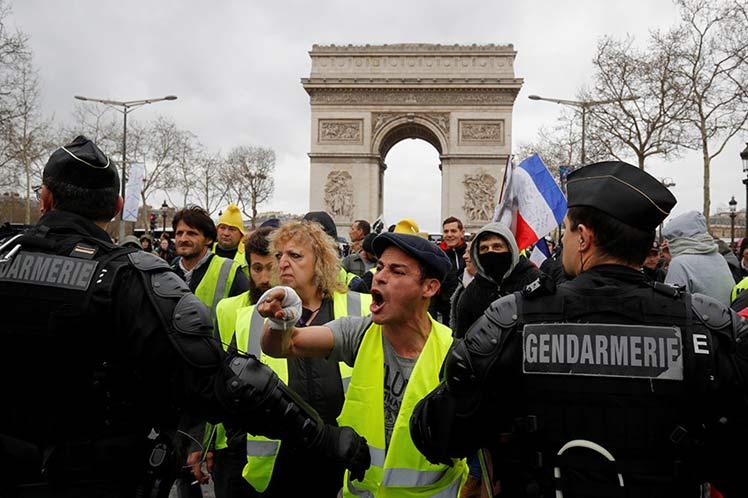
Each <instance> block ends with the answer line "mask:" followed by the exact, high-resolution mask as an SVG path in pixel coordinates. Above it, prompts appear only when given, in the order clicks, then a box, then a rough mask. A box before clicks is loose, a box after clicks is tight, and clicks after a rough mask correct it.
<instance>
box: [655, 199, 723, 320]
mask: <svg viewBox="0 0 748 498" xmlns="http://www.w3.org/2000/svg"><path fill="white" fill-rule="evenodd" d="M662 236H663V237H665V238H666V239H667V241H668V244H669V246H670V254H672V256H673V259H672V260H671V261H670V266H669V267H668V272H667V276H666V277H665V283H666V284H674V285H679V286H684V287H685V288H686V290H687V291H688V292H690V293H691V294H695V293H697V292H698V293H700V294H705V295H707V296H709V297H712V298H714V299H716V300H717V301H719V302H720V303H722V304H724V305H725V306H729V305H730V292H731V291H732V287H733V286H734V285H735V280H734V279H733V276H732V273H731V272H730V268H729V267H728V266H727V262H726V261H725V258H723V257H722V255H721V254H720V253H719V252H718V251H717V244H716V243H715V242H714V239H713V238H712V236H711V235H709V234H708V233H707V231H706V219H705V218H704V215H702V214H701V213H699V212H698V211H689V212H687V213H683V214H682V215H680V216H676V217H675V218H673V219H672V220H671V221H670V223H668V224H667V225H666V226H665V227H664V228H663V230H662Z"/></svg>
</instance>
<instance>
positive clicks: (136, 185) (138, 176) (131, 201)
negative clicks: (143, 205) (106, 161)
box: [122, 163, 145, 221]
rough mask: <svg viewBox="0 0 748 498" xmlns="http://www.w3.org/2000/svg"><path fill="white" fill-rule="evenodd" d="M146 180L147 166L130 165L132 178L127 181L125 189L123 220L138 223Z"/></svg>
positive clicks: (139, 164)
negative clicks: (144, 181) (144, 180)
mask: <svg viewBox="0 0 748 498" xmlns="http://www.w3.org/2000/svg"><path fill="white" fill-rule="evenodd" d="M143 178H145V164H142V163H132V164H131V165H130V178H128V179H127V186H126V187H125V207H124V209H123V211H122V219H123V220H125V221H138V206H139V205H140V189H142V188H143Z"/></svg>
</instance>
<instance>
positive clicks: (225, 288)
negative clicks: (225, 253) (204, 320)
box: [195, 254, 239, 322]
mask: <svg viewBox="0 0 748 498" xmlns="http://www.w3.org/2000/svg"><path fill="white" fill-rule="evenodd" d="M238 269H239V265H237V264H236V263H234V262H233V261H232V260H230V259H227V258H222V257H221V256H218V255H215V254H214V255H213V256H212V257H211V258H210V262H209V263H208V269H207V270H206V272H205V275H203V279H202V280H200V283H199V284H198V286H197V288H196V289H195V295H196V296H197V298H198V299H199V300H200V301H202V302H203V304H205V306H207V307H208V308H210V320H211V322H213V321H214V320H215V316H216V308H217V307H218V301H220V300H221V299H224V298H226V297H229V292H230V291H231V285H232V284H233V283H234V277H235V276H236V270H238Z"/></svg>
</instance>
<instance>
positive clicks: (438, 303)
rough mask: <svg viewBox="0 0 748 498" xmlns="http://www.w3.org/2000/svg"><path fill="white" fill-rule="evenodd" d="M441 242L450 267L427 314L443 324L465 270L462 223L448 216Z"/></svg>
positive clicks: (444, 223) (446, 321)
mask: <svg viewBox="0 0 748 498" xmlns="http://www.w3.org/2000/svg"><path fill="white" fill-rule="evenodd" d="M442 232H443V237H444V238H443V240H442V242H441V244H439V247H440V248H441V249H442V250H443V251H444V253H445V254H446V255H447V257H448V258H449V262H450V263H451V265H452V267H451V270H450V271H449V273H448V274H447V276H446V277H445V279H444V282H443V283H442V286H441V288H440V290H439V293H438V294H437V295H436V296H435V297H434V298H433V299H432V300H431V307H430V308H429V312H430V313H431V315H432V316H433V317H434V318H436V319H437V320H438V321H440V322H441V323H443V324H449V323H450V317H449V312H450V298H451V297H452V294H454V291H455V289H456V288H457V283H458V282H459V280H460V279H461V278H462V272H463V271H464V270H465V261H464V260H463V259H462V255H463V254H465V249H466V247H467V246H466V245H465V227H464V226H463V224H462V221H460V220H459V219H457V218H455V217H454V216H450V217H449V218H447V219H445V220H444V222H442Z"/></svg>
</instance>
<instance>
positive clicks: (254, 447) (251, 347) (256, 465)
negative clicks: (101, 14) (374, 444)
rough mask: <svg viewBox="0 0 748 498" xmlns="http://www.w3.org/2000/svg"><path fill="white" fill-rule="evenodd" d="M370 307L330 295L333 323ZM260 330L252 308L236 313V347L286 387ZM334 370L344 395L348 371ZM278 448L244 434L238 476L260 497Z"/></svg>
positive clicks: (284, 369) (351, 297)
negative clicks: (265, 350)
mask: <svg viewBox="0 0 748 498" xmlns="http://www.w3.org/2000/svg"><path fill="white" fill-rule="evenodd" d="M370 305H371V296H369V295H361V294H359V293H357V292H353V291H348V292H345V293H340V292H336V293H334V294H333V316H334V317H335V318H336V319H337V318H341V317H344V316H362V314H364V313H367V312H368V309H369V306H370ZM247 313H249V320H247V316H246V314H247ZM240 322H241V323H240ZM247 322H248V323H247ZM264 328H265V319H264V318H263V317H262V316H261V315H260V314H259V313H258V312H257V310H256V308H255V307H254V306H248V307H246V308H244V309H242V310H240V311H239V312H238V313H237V319H236V329H237V333H236V336H237V344H239V345H241V344H246V348H247V349H246V351H247V352H248V353H250V354H252V355H254V356H256V357H257V358H259V359H260V360H261V361H262V362H263V363H266V364H267V365H268V366H270V368H272V369H273V370H274V371H275V373H276V374H278V377H280V379H281V380H282V381H283V382H285V383H288V364H287V362H286V360H285V359H284V358H272V357H270V356H267V355H265V354H264V353H263V352H262V331H263V330H264ZM245 334H246V336H245ZM338 367H339V368H340V379H341V382H342V384H343V393H345V392H346V390H347V388H348V385H349V383H350V379H351V372H352V369H351V367H349V366H348V365H346V364H345V363H343V362H340V363H339V364H338ZM280 446H281V442H280V441H277V440H271V439H268V438H266V437H263V436H253V435H250V434H247V465H245V466H244V469H243V470H242V476H243V477H244V479H246V481H247V482H248V483H249V484H251V485H252V487H253V488H254V489H255V490H256V491H258V492H260V493H262V492H263V491H265V490H266V489H267V487H268V486H269V485H270V479H271V477H272V475H273V469H274V468H275V461H276V458H277V456H278V452H279V451H280ZM382 461H384V451H382Z"/></svg>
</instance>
